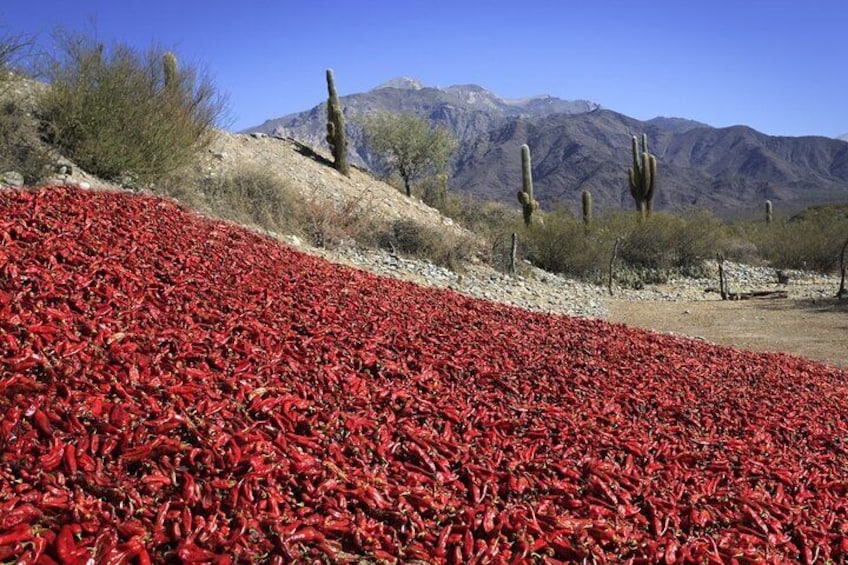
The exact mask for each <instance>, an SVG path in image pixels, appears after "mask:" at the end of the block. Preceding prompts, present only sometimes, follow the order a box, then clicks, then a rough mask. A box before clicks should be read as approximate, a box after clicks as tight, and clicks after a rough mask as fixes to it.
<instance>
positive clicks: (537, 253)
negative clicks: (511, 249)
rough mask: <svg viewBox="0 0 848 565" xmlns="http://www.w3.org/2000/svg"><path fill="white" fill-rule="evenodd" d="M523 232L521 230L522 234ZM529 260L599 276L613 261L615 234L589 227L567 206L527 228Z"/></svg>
mask: <svg viewBox="0 0 848 565" xmlns="http://www.w3.org/2000/svg"><path fill="white" fill-rule="evenodd" d="M521 237H522V234H520V233H519V238H521ZM523 237H525V238H526V239H527V240H528V244H527V254H528V258H529V260H530V261H531V262H532V263H533V264H534V265H536V266H537V267H540V268H542V269H544V270H546V271H550V272H554V273H561V274H565V275H570V276H574V277H579V278H583V279H587V280H598V279H599V277H600V276H601V274H602V272H603V270H604V269H605V268H606V267H605V264H606V263H607V262H608V261H609V254H610V252H611V251H612V241H613V240H614V237H611V234H610V233H609V232H608V231H607V230H592V231H587V230H586V228H585V225H584V224H583V222H582V220H577V219H576V218H574V217H573V216H572V215H571V213H570V212H568V211H567V210H554V211H552V212H548V213H545V214H543V215H542V221H541V222H539V223H537V224H534V225H533V226H532V227H531V228H530V229H529V230H526V231H525V233H524V235H523Z"/></svg>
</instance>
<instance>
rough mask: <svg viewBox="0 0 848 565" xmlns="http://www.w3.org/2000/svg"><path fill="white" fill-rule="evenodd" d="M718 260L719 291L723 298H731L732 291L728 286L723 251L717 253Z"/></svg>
mask: <svg viewBox="0 0 848 565" xmlns="http://www.w3.org/2000/svg"><path fill="white" fill-rule="evenodd" d="M716 261H718V291H719V293H720V294H721V299H722V300H727V299H728V298H730V291H729V289H728V288H727V275H725V273H724V257H722V255H721V253H718V254H717V255H716Z"/></svg>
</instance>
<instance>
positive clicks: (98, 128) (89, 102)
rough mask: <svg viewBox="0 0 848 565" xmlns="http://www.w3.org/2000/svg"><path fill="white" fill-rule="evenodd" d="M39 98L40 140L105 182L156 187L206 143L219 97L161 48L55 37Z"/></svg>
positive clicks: (222, 102)
mask: <svg viewBox="0 0 848 565" xmlns="http://www.w3.org/2000/svg"><path fill="white" fill-rule="evenodd" d="M60 46H61V49H60V50H59V55H58V57H57V58H56V59H55V60H54V61H52V63H51V64H50V66H49V68H48V69H47V75H48V76H47V78H48V79H49V81H50V83H51V88H50V89H49V90H48V91H47V92H46V94H45V95H44V97H43V99H42V100H41V104H40V105H41V112H40V117H41V121H42V129H43V131H44V134H45V137H46V138H47V139H48V140H49V141H50V142H51V143H53V144H54V145H56V146H57V147H59V148H60V149H61V150H62V151H63V152H64V153H65V154H66V155H67V156H68V157H70V158H71V159H73V160H74V161H76V162H77V164H79V165H80V166H81V167H82V168H84V169H86V170H88V171H89V172H91V173H94V174H96V175H98V176H101V177H103V178H106V179H110V180H113V179H115V180H117V179H120V180H125V179H127V178H129V179H133V180H134V181H135V182H139V183H148V182H155V181H157V180H158V179H160V178H161V177H163V176H165V175H166V174H168V173H169V172H172V171H174V170H176V169H178V168H180V167H182V166H185V165H187V164H189V163H190V162H191V161H192V160H193V159H194V157H195V155H196V154H197V152H198V151H199V150H201V149H203V148H205V147H207V146H208V144H209V143H210V142H211V140H212V139H213V137H214V132H215V127H216V126H217V125H220V123H221V121H222V120H223V118H224V116H225V115H226V99H225V97H223V96H221V95H220V94H219V93H218V92H217V91H216V89H215V87H214V86H213V84H212V82H211V80H210V79H209V77H208V76H206V75H205V74H202V73H200V72H199V71H198V70H197V68H196V67H193V66H191V65H185V66H182V67H179V68H178V66H177V60H176V57H175V56H174V55H173V54H171V53H165V52H163V51H162V50H161V49H155V48H154V49H150V50H148V51H147V52H146V53H139V52H138V51H136V50H134V49H133V48H131V47H129V46H127V45H123V44H117V45H114V46H110V47H104V46H103V45H102V44H99V43H98V42H97V41H96V40H94V39H93V38H91V37H88V36H82V35H80V36H77V35H69V36H65V37H60Z"/></svg>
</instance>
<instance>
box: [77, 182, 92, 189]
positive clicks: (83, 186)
mask: <svg viewBox="0 0 848 565" xmlns="http://www.w3.org/2000/svg"><path fill="white" fill-rule="evenodd" d="M79 187H80V188H82V189H83V190H88V189H89V188H91V185H90V184H89V183H87V182H85V181H81V182H80V183H79Z"/></svg>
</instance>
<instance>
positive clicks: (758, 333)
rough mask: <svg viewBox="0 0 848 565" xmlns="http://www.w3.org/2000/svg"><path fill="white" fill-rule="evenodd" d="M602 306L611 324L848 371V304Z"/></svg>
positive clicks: (645, 303)
mask: <svg viewBox="0 0 848 565" xmlns="http://www.w3.org/2000/svg"><path fill="white" fill-rule="evenodd" d="M606 307H607V309H608V310H609V317H608V320H609V321H611V322H619V323H623V324H627V325H631V326H638V327H643V328H649V329H653V330H656V331H659V332H665V333H673V334H675V335H685V336H690V337H697V338H702V339H704V340H706V341H708V342H710V343H717V344H722V345H732V346H734V347H739V348H741V349H750V350H753V351H780V352H785V353H791V354H793V355H800V356H802V357H807V358H809V359H814V360H816V361H821V362H824V363H828V364H830V365H836V366H839V367H846V368H848V301H844V300H843V301H841V302H840V301H837V300H836V299H817V300H811V299H805V300H789V299H784V300H781V299H778V300H744V301H738V302H729V301H726V302H725V301H721V300H700V301H689V302H666V301H627V300H616V299H609V300H608V301H607V302H606Z"/></svg>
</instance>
